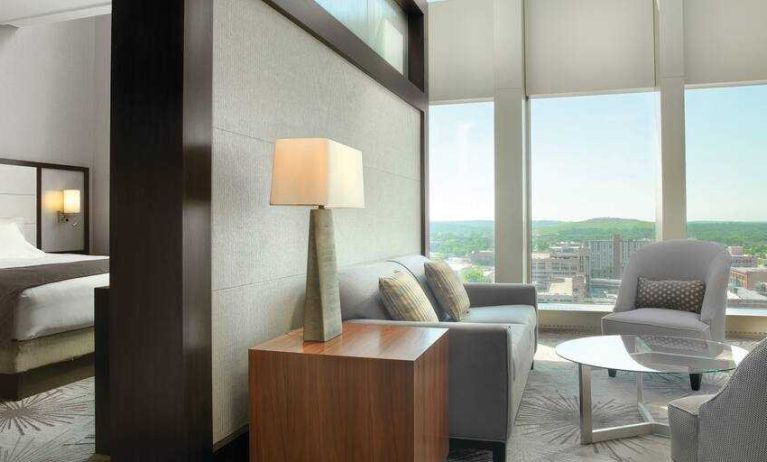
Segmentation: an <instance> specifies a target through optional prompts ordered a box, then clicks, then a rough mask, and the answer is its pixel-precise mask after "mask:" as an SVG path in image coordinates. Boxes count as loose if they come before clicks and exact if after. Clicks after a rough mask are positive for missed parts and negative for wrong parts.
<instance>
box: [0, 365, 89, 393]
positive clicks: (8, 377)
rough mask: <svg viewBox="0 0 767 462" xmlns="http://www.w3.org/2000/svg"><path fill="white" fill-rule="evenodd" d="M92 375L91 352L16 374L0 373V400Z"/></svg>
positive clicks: (41, 390)
mask: <svg viewBox="0 0 767 462" xmlns="http://www.w3.org/2000/svg"><path fill="white" fill-rule="evenodd" d="M92 376H93V355H92V354H89V355H85V356H80V357H79V358H75V359H73V360H71V361H63V362H60V363H55V364H49V365H47V366H43V367H38V368H36V369H31V370H28V371H25V372H19V373H18V374H0V400H11V401H18V400H20V399H24V398H27V397H29V396H32V395H36V394H38V393H42V392H44V391H48V390H52V389H54V388H57V387H61V386H64V385H67V384H69V383H73V382H77V381H78V380H82V379H85V378H87V377H92Z"/></svg>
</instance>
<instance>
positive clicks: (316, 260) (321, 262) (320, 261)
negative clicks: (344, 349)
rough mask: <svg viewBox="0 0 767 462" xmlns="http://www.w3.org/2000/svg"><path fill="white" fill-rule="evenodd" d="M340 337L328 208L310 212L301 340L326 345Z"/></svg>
mask: <svg viewBox="0 0 767 462" xmlns="http://www.w3.org/2000/svg"><path fill="white" fill-rule="evenodd" d="M339 335H341V298H340V295H339V292H338V266H337V263H336V245H335V233H334V228H333V214H332V212H331V211H330V210H329V209H325V208H320V209H313V210H312V211H311V215H310V218H309V254H308V259H307V267H306V301H305V302H304V341H307V342H325V341H328V340H330V339H332V338H334V337H337V336H339Z"/></svg>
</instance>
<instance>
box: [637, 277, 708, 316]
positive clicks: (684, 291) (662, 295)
mask: <svg viewBox="0 0 767 462" xmlns="http://www.w3.org/2000/svg"><path fill="white" fill-rule="evenodd" d="M705 296H706V283H704V282H703V281H654V280H652V279H646V278H639V285H638V287H637V299H636V307H637V308H666V309H668V310H679V311H689V312H692V313H698V314H700V311H701V308H702V307H703V297H705Z"/></svg>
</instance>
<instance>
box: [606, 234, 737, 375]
mask: <svg viewBox="0 0 767 462" xmlns="http://www.w3.org/2000/svg"><path fill="white" fill-rule="evenodd" d="M731 262H732V257H731V256H730V254H729V252H727V249H726V248H725V247H724V246H722V245H720V244H716V243H714V242H706V241H692V240H671V241H663V242H657V243H654V244H650V245H647V246H645V247H642V248H641V249H639V250H638V251H637V252H636V253H635V254H634V255H633V256H632V257H631V259H630V260H629V263H628V265H626V269H625V271H624V272H623V280H622V281H621V287H620V291H619V292H618V300H617V301H616V303H615V309H614V310H613V313H611V314H609V315H607V316H605V317H604V318H602V334H603V335H665V336H673V337H693V338H703V339H710V340H717V341H720V342H721V341H724V330H725V310H726V306H727V285H728V283H729V278H730V265H731ZM640 277H644V278H648V279H656V280H671V279H674V280H698V281H703V282H705V283H706V295H705V297H704V299H703V308H702V310H701V313H700V314H697V313H690V312H686V311H678V310H666V309H663V308H636V304H635V301H636V293H637V285H638V282H639V278H640ZM610 376H615V371H610ZM690 381H691V384H692V388H693V389H694V390H697V389H699V387H700V375H697V374H696V375H691V376H690Z"/></svg>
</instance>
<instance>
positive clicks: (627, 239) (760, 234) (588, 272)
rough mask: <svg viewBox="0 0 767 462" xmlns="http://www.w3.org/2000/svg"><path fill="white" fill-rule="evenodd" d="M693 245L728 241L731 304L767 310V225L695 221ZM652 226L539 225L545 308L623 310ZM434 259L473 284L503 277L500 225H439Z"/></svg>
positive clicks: (434, 227) (538, 270) (539, 277)
mask: <svg viewBox="0 0 767 462" xmlns="http://www.w3.org/2000/svg"><path fill="white" fill-rule="evenodd" d="M688 233H689V235H690V237H691V238H694V239H701V240H710V241H715V242H720V243H722V244H725V245H727V246H728V249H729V251H730V253H731V254H732V255H733V265H732V270H731V273H730V290H729V294H728V299H729V301H728V305H729V306H730V307H746V308H767V267H766V266H765V264H766V260H767V223H763V222H748V223H747V222H690V223H689V224H688ZM654 234H655V226H654V224H653V223H652V222H647V221H640V220H627V219H615V218H598V219H591V220H585V221H580V222H560V221H534V222H533V245H532V247H533V248H532V249H531V250H532V255H531V257H532V258H531V268H530V270H531V279H532V282H533V284H535V286H536V288H537V289H538V298H539V301H540V302H541V303H576V304H605V305H611V304H614V303H615V299H616V297H617V294H618V289H619V287H620V279H621V275H622V272H623V269H624V267H625V265H626V263H627V262H628V259H629V258H630V257H631V256H632V255H633V254H634V253H635V252H636V251H637V250H638V249H640V248H641V247H642V246H644V245H647V244H649V243H651V242H652V241H653V239H654ZM430 244H431V256H432V258H434V259H442V260H445V261H447V262H448V263H449V264H450V265H451V267H453V269H455V270H456V271H458V272H459V273H460V274H461V276H462V277H463V278H464V280H465V281H469V282H490V281H493V280H494V276H495V251H494V247H495V243H494V233H493V222H492V221H489V220H476V221H451V222H432V223H431V242H430Z"/></svg>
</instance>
